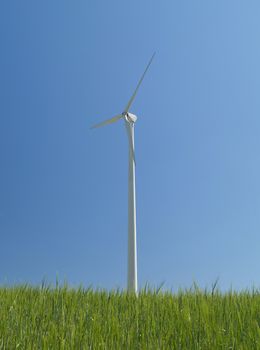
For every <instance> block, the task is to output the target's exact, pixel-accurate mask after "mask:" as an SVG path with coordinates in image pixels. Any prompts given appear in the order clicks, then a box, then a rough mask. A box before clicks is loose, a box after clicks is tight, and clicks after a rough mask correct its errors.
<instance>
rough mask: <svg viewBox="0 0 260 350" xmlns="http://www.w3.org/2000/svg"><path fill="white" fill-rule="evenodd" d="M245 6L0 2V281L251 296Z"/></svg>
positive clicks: (248, 12)
mask: <svg viewBox="0 0 260 350" xmlns="http://www.w3.org/2000/svg"><path fill="white" fill-rule="evenodd" d="M259 17H260V4H259V2H258V1H250V2H248V1H237V0H236V1H235V0H230V1H226V0H219V1H208V0H207V1H206V0H204V1H203V0H201V1H193V0H190V1H163V2H159V1H141V2H140V1H114V0H112V1H83V0H81V1H80V0H79V1H49V0H46V1H44V2H40V1H34V0H31V1H29V0H23V1H18V0H17V1H12V2H11V1H1V3H0V52H1V55H0V77H1V79H0V122H1V123H0V237H1V254H0V283H2V284H3V283H11V284H12V283H32V284H37V283H40V282H41V281H42V279H43V278H45V279H46V280H47V281H49V282H53V281H55V279H56V277H57V278H58V279H59V280H60V281H63V280H67V281H68V283H69V284H70V285H73V286H78V285H80V284H83V285H84V286H89V285H92V286H93V287H95V288H96V287H101V288H109V289H110V288H117V287H119V288H124V287H125V285H126V261H127V257H126V253H127V155H128V153H127V136H126V132H125V128H124V125H123V123H119V122H118V123H117V124H114V125H110V126H107V127H106V128H102V129H98V130H94V131H93V130H90V129H89V127H90V126H91V125H92V124H95V123H97V122H99V121H102V120H103V119H106V118H110V117H112V116H113V115H115V114H118V113H120V112H122V110H123V108H124V106H125V105H126V103H127V101H128V99H129V98H130V96H131V94H132V92H133V90H134V88H135V86H136V84H137V82H138V79H139V78H140V75H141V74H142V72H143V70H144V68H145V66H146V64H147V62H148V60H149V58H150V56H151V55H152V53H153V51H156V57H155V59H154V61H153V64H152V66H151V68H150V70H149V72H148V74H147V76H146V77H145V80H144V82H143V84H142V86H141V88H140V90H139V93H138V95H137V98H136V100H135V102H134V104H133V106H132V109H131V111H132V112H133V113H135V114H137V116H138V117H139V119H138V122H137V124H136V130H135V136H136V162H137V169H136V182H137V235H138V272H139V276H138V278H139V284H140V286H144V285H145V283H149V284H150V285H152V286H158V285H159V284H160V283H161V282H164V283H165V287H166V288H173V289H174V290H176V289H178V288H179V287H190V286H191V285H192V283H193V281H196V282H197V283H198V284H199V285H200V286H202V287H205V286H208V287H210V286H211V284H212V283H213V282H214V281H215V280H216V278H219V286H220V287H221V288H222V289H228V288H230V287H231V286H232V287H233V288H236V289H240V288H247V287H248V288H250V287H252V286H253V285H254V286H255V287H259V282H260V279H259V269H260V255H259V246H260V215H259V214H260V181H259V179H260V156H259V149H260V138H259V131H260V99H259V91H260V64H259V62H260V46H259V37H260V21H259Z"/></svg>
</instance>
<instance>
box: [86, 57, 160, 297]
mask: <svg viewBox="0 0 260 350" xmlns="http://www.w3.org/2000/svg"><path fill="white" fill-rule="evenodd" d="M154 55H155V53H154V54H153V55H152V57H151V59H150V61H149V63H148V65H147V67H146V69H145V71H144V73H143V75H142V77H141V79H140V80H139V82H138V85H137V87H136V89H135V91H134V93H133V95H132V97H131V98H130V100H129V102H128V104H127V105H126V107H125V109H124V111H123V112H122V113H121V114H119V115H116V116H115V117H113V118H111V119H107V120H105V121H103V122H101V123H99V124H96V125H94V126H93V127H92V128H99V127H101V126H104V125H107V124H112V123H115V122H117V121H118V120H119V119H124V121H125V126H126V130H127V134H128V140H129V168H128V272H127V290H128V291H129V292H135V293H136V294H137V251H136V195H135V151H134V145H135V143H134V124H135V122H136V121H137V117H136V116H135V115H134V114H132V113H129V109H130V107H131V105H132V103H133V101H134V99H135V96H136V94H137V91H138V89H139V87H140V85H141V83H142V81H143V79H144V76H145V74H146V72H147V70H148V68H149V67H150V64H151V63H152V60H153V58H154Z"/></svg>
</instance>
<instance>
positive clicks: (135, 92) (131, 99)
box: [124, 52, 155, 113]
mask: <svg viewBox="0 0 260 350" xmlns="http://www.w3.org/2000/svg"><path fill="white" fill-rule="evenodd" d="M154 56H155V52H154V54H153V55H152V57H151V59H150V61H149V63H148V65H147V67H146V68H145V71H144V73H143V75H142V76H141V79H140V80H139V83H138V84H137V87H136V88H135V91H134V93H133V95H132V97H131V98H130V100H129V102H128V104H127V105H126V108H125V110H124V112H125V113H127V112H128V111H129V109H130V107H131V104H132V103H133V101H134V99H135V96H136V94H137V91H138V89H139V87H140V85H141V84H142V81H143V79H144V76H145V74H146V72H147V71H148V68H149V67H150V65H151V63H152V60H153V58H154Z"/></svg>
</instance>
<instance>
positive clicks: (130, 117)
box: [126, 113, 137, 123]
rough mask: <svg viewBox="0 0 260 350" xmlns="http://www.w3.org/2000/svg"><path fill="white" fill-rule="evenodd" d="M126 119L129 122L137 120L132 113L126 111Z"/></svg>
mask: <svg viewBox="0 0 260 350" xmlns="http://www.w3.org/2000/svg"><path fill="white" fill-rule="evenodd" d="M126 120H127V121H128V122H129V123H135V122H136V121H137V116H136V115H134V114H132V113H127V114H126Z"/></svg>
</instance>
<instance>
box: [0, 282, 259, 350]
mask: <svg viewBox="0 0 260 350" xmlns="http://www.w3.org/2000/svg"><path fill="white" fill-rule="evenodd" d="M259 325H260V292H259V291H256V290H252V291H245V292H240V293H235V292H228V293H225V294H221V293H220V292H218V291H214V290H213V291H212V292H207V291H203V290H199V289H198V288H197V287H196V286H195V287H194V288H192V290H189V291H180V292H178V293H176V294H172V293H167V292H160V291H159V292H158V291H151V290H146V291H145V290H144V291H142V292H141V293H140V295H139V297H138V298H136V297H135V296H134V295H130V294H127V293H123V292H120V291H114V292H105V291H93V290H92V289H87V290H85V289H82V288H79V289H77V290H74V289H69V288H68V287H66V286H63V287H56V288H49V287H46V286H43V287H39V288H33V287H29V286H18V287H12V288H10V287H2V288H0V349H7V350H12V349H26V350H27V349H55V350H56V349H77V350H78V349H94V350H96V349H109V350H110V349H111V350H114V349H120V350H122V349H131V350H132V349H192V350H195V349H207V350H211V349H243V350H244V349H250V350H252V349H260V328H259Z"/></svg>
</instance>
